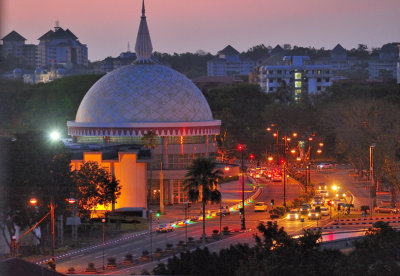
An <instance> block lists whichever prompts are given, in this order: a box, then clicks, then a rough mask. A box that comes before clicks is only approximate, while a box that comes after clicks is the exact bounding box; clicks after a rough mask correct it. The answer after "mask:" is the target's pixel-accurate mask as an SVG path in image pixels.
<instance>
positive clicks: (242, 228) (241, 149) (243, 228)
mask: <svg viewBox="0 0 400 276" xmlns="http://www.w3.org/2000/svg"><path fill="white" fill-rule="evenodd" d="M238 150H239V151H241V158H242V168H241V171H242V226H241V230H246V220H245V216H244V163H243V154H244V149H243V145H239V146H238Z"/></svg>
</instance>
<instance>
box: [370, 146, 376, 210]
mask: <svg viewBox="0 0 400 276" xmlns="http://www.w3.org/2000/svg"><path fill="white" fill-rule="evenodd" d="M375 146H376V144H375V143H373V144H371V145H370V146H369V173H370V190H369V199H370V212H369V213H370V215H371V217H372V210H373V208H374V203H373V193H374V188H375V186H374V148H375Z"/></svg>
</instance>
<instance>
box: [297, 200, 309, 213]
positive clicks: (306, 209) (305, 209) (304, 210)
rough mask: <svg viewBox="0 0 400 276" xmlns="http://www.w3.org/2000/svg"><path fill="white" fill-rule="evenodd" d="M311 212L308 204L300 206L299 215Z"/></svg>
mask: <svg viewBox="0 0 400 276" xmlns="http://www.w3.org/2000/svg"><path fill="white" fill-rule="evenodd" d="M310 210H311V205H310V204H308V203H304V204H302V205H301V206H300V210H299V211H300V213H301V214H303V215H304V214H307V213H308V212H309V211H310Z"/></svg>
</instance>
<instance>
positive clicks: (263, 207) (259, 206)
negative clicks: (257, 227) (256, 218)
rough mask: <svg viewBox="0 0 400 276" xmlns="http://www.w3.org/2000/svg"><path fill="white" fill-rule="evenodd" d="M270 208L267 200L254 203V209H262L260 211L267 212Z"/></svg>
mask: <svg viewBox="0 0 400 276" xmlns="http://www.w3.org/2000/svg"><path fill="white" fill-rule="evenodd" d="M267 209H268V205H267V204H266V203H265V202H257V203H256V204H255V205H254V211H255V212H257V211H260V212H265V211H267Z"/></svg>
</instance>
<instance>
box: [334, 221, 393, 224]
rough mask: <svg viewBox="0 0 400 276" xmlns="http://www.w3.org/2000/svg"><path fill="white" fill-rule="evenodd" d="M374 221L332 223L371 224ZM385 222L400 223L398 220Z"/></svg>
mask: <svg viewBox="0 0 400 276" xmlns="http://www.w3.org/2000/svg"><path fill="white" fill-rule="evenodd" d="M375 222H376V221H364V222H344V223H337V222H336V223H334V225H363V224H373V223H375ZM385 222H386V223H400V220H391V221H385Z"/></svg>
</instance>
